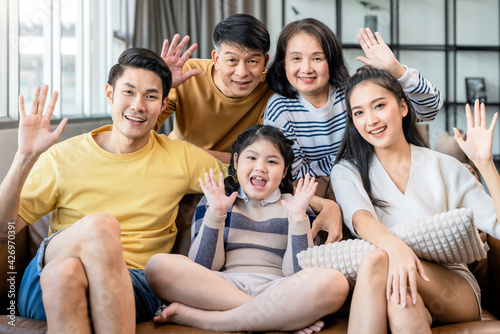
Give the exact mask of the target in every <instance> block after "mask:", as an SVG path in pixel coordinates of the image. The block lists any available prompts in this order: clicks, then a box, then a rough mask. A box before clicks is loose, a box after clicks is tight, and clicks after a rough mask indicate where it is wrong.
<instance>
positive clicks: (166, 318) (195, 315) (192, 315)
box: [153, 303, 220, 330]
mask: <svg viewBox="0 0 500 334" xmlns="http://www.w3.org/2000/svg"><path fill="white" fill-rule="evenodd" d="M219 313H220V312H218V311H205V310H200V309H197V308H195V307H191V306H187V305H184V304H181V303H172V304H170V305H169V306H167V307H166V308H165V309H164V310H163V311H162V312H161V314H160V315H158V316H155V317H154V318H153V320H154V322H171V323H175V324H178V325H185V326H191V327H197V328H201V329H208V330H213V328H211V327H212V326H211V321H210V320H211V317H212V316H214V315H217V314H219Z"/></svg>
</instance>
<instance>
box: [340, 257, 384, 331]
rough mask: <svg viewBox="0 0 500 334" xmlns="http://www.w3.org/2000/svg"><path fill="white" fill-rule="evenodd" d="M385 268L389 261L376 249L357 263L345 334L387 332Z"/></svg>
mask: <svg viewBox="0 0 500 334" xmlns="http://www.w3.org/2000/svg"><path fill="white" fill-rule="evenodd" d="M388 268H389V258H388V257H387V254H386V253H385V252H384V251H383V250H380V249H377V250H374V251H372V252H369V253H367V254H366V255H365V256H364V257H363V259H362V260H361V263H360V265H359V270H358V277H357V280H356V286H355V288H354V293H353V296H352V302H351V310H350V312H349V325H348V327H347V329H348V332H349V333H387V298H386V293H385V286H386V282H387V271H388Z"/></svg>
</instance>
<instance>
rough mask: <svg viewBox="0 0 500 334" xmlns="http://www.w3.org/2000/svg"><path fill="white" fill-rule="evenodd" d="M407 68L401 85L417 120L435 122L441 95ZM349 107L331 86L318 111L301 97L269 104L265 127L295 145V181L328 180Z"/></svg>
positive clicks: (279, 98)
mask: <svg viewBox="0 0 500 334" xmlns="http://www.w3.org/2000/svg"><path fill="white" fill-rule="evenodd" d="M405 68H406V72H405V74H404V75H403V76H402V77H401V78H399V82H400V83H401V85H402V86H403V89H404V90H405V92H406V93H407V94H408V97H409V98H410V101H411V102H412V104H413V106H414V108H415V111H416V112H417V118H418V119H419V120H420V121H432V120H433V119H434V118H435V117H436V114H437V113H438V111H439V109H440V108H441V107H442V105H443V101H442V98H441V93H440V91H439V90H438V89H437V88H436V87H435V86H434V85H433V84H432V83H430V82H429V81H428V80H426V79H425V78H424V77H423V76H422V75H421V74H420V72H419V71H418V70H416V69H413V68H407V67H406V66H405ZM346 112H347V107H346V103H345V92H344V90H343V89H341V88H336V87H333V86H330V93H329V97H328V102H327V104H326V105H325V106H324V107H323V108H315V107H314V106H313V105H312V104H311V103H309V101H307V100H306V99H305V98H304V97H302V96H301V95H300V94H299V97H298V98H297V99H289V98H286V97H284V96H282V95H280V94H277V93H275V94H274V95H273V96H271V98H270V99H269V101H268V102H267V106H266V111H265V113H264V124H268V125H273V126H276V127H278V128H279V129H281V131H282V132H283V133H284V134H285V136H286V137H287V138H288V139H290V140H292V141H293V142H294V144H293V153H294V154H295V160H294V162H293V164H292V174H293V177H294V179H297V178H301V177H304V176H305V175H306V173H309V174H310V175H311V176H315V177H317V176H328V175H330V171H331V170H332V167H333V163H334V162H335V157H336V155H337V151H338V149H339V146H340V142H341V141H342V137H343V136H344V131H345V122H346V121H345V117H346Z"/></svg>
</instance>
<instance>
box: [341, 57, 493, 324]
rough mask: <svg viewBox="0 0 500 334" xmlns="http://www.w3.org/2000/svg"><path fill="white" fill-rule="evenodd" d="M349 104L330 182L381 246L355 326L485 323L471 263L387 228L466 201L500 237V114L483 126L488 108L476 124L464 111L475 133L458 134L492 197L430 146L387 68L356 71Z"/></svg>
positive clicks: (362, 281) (354, 224)
mask: <svg viewBox="0 0 500 334" xmlns="http://www.w3.org/2000/svg"><path fill="white" fill-rule="evenodd" d="M346 102H347V107H348V112H347V123H346V132H345V136H344V139H343V142H342V145H341V148H340V150H339V153H338V155H337V161H336V164H335V166H334V167H333V169H332V174H331V179H332V186H333V190H334V192H335V195H336V198H337V201H338V204H339V205H340V207H341V208H342V211H343V215H344V221H345V223H346V225H347V226H348V227H349V228H350V229H351V231H352V233H353V234H355V235H357V236H359V237H361V238H363V239H365V240H368V241H370V242H371V243H372V244H374V245H375V246H377V247H378V248H379V249H378V250H376V251H374V252H371V253H369V254H367V255H366V256H365V257H364V258H363V260H362V262H361V264H360V268H359V272H358V280H357V283H356V287H355V290H354V294H353V300H352V306H351V313H350V318H349V331H350V332H353V333H363V332H364V333H383V332H387V329H388V328H387V326H388V325H389V328H390V330H391V332H392V333H401V332H408V333H416V332H419V333H430V327H431V325H432V323H433V321H435V322H439V323H453V322H463V321H471V320H477V319H480V316H481V306H480V291H479V285H478V284H477V281H476V280H475V278H474V276H473V275H472V274H471V273H470V271H469V270H468V268H467V266H466V265H465V264H454V265H441V264H437V263H432V262H428V261H425V260H421V259H419V258H417V256H416V255H415V254H414V252H413V251H412V250H411V249H410V248H409V246H407V245H406V244H405V243H404V242H403V241H402V240H401V239H399V238H397V237H396V236H394V235H393V234H391V233H390V232H389V230H388V228H390V227H392V226H394V225H397V224H400V223H403V222H406V221H410V220H415V219H420V218H425V217H428V216H431V215H434V214H439V213H442V212H445V211H449V210H452V209H456V208H459V207H468V208H471V209H472V210H473V212H474V216H475V223H476V225H477V226H478V228H480V229H481V230H483V231H485V232H487V233H489V234H491V235H492V236H493V237H496V238H499V237H500V224H499V223H498V217H499V215H498V213H500V204H499V203H500V195H499V190H498V189H500V186H499V182H500V181H499V178H498V174H497V173H496V169H495V167H494V164H493V162H492V159H491V138H492V133H493V127H494V123H495V121H496V116H495V119H494V120H493V124H492V126H491V127H490V128H489V129H486V120H485V111H484V105H483V106H481V112H480V111H479V105H478V104H477V103H476V106H475V114H476V117H475V118H476V125H475V126H474V125H473V124H472V123H473V122H472V116H471V115H470V109H469V107H467V115H468V139H467V141H466V142H464V141H462V140H460V139H458V141H459V143H460V145H461V146H462V148H463V149H464V151H465V152H466V153H467V154H468V155H469V157H470V158H471V160H472V161H473V162H474V163H475V164H476V165H478V168H479V170H480V171H481V172H482V173H483V176H484V177H485V179H486V181H487V185H488V186H489V187H490V190H493V191H492V192H491V194H492V195H493V200H492V198H491V197H490V196H488V194H487V193H486V192H485V190H484V188H483V186H482V185H481V184H480V183H479V182H478V181H477V180H476V179H475V177H474V176H473V175H472V174H471V173H470V172H469V171H468V169H467V168H466V167H464V166H463V165H462V164H461V163H460V162H459V161H458V160H456V159H455V158H453V157H450V156H447V155H444V154H441V153H438V152H435V151H432V150H430V149H428V148H426V147H425V145H426V144H425V141H424V138H423V137H422V135H421V134H420V132H419V130H418V128H417V126H416V122H415V114H414V110H413V107H412V104H411V103H410V102H409V101H408V97H407V96H406V94H405V92H404V91H403V89H402V87H401V85H400V83H399V82H398V81H397V80H396V79H395V78H394V77H393V76H392V75H391V74H390V73H389V72H387V71H384V70H379V69H375V68H373V67H368V66H367V67H363V68H361V69H359V70H358V71H357V72H356V74H355V75H354V76H353V77H352V78H351V79H349V81H348V83H347V87H346ZM456 136H457V138H459V135H458V134H457V132H456ZM483 137H484V138H486V139H482V138H483ZM494 203H495V204H494ZM495 207H496V208H497V214H495Z"/></svg>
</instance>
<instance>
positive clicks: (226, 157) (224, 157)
mask: <svg viewBox="0 0 500 334" xmlns="http://www.w3.org/2000/svg"><path fill="white" fill-rule="evenodd" d="M203 150H204V151H205V152H207V153H208V154H210V155H211V156H213V157H214V158H215V159H218V160H220V161H222V162H223V163H225V164H229V161H230V159H231V153H229V152H218V151H212V150H206V149H203Z"/></svg>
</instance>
